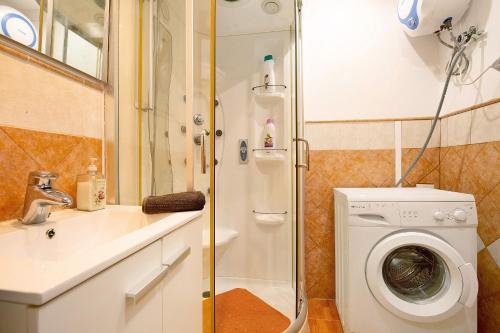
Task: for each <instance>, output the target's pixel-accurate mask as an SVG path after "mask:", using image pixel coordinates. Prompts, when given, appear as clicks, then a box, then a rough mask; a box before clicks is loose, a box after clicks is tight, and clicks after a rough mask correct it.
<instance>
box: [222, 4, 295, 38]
mask: <svg viewBox="0 0 500 333" xmlns="http://www.w3.org/2000/svg"><path fill="white" fill-rule="evenodd" d="M263 1H267V0H239V1H234V2H232V1H230V2H229V1H225V0H217V14H216V15H217V16H216V18H217V36H229V35H241V34H250V33H260V32H269V31H283V30H289V29H290V25H291V24H292V23H293V20H294V13H295V10H294V0H273V1H275V2H276V1H277V2H279V3H280V11H279V12H278V13H277V14H274V15H269V14H267V13H265V12H264V10H263V9H262V3H263Z"/></svg>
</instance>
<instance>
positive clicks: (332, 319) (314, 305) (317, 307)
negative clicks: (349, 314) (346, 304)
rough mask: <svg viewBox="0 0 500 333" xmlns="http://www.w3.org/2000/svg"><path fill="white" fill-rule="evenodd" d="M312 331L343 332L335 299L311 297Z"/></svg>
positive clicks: (310, 322)
mask: <svg viewBox="0 0 500 333" xmlns="http://www.w3.org/2000/svg"><path fill="white" fill-rule="evenodd" d="M309 332H310V333H343V330H342V325H341V324H340V318H339V314H338V312H337V307H336V306H335V301H334V300H322V299H311V300H310V301H309Z"/></svg>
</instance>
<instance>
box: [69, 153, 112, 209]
mask: <svg viewBox="0 0 500 333" xmlns="http://www.w3.org/2000/svg"><path fill="white" fill-rule="evenodd" d="M96 162H97V158H90V164H89V166H88V168H87V173H86V174H83V175H79V176H78V177H77V180H76V184H77V185H76V208H77V209H79V210H85V211H89V212H90V211H94V210H99V209H103V208H105V206H106V179H105V178H104V176H103V175H101V174H99V173H98V172H97V166H96Z"/></svg>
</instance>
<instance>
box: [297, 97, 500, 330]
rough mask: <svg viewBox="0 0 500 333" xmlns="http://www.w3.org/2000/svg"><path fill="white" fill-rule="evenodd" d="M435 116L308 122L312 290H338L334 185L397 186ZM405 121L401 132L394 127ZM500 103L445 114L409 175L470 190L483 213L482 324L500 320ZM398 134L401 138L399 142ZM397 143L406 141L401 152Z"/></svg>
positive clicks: (315, 293)
mask: <svg viewBox="0 0 500 333" xmlns="http://www.w3.org/2000/svg"><path fill="white" fill-rule="evenodd" d="M430 126H431V120H414V121H384V122H371V123H357V122H356V123H321V124H318V123H310V124H307V126H306V137H307V138H308V139H309V140H310V141H311V147H312V149H313V151H312V152H311V171H310V172H309V173H308V174H307V176H306V201H305V206H306V207H305V209H306V211H305V218H306V225H305V238H306V284H307V291H308V296H309V297H310V298H334V297H335V290H334V286H335V277H334V275H335V274H334V235H333V228H334V226H333V225H334V218H333V216H334V214H333V209H334V208H333V207H334V206H333V197H332V188H334V187H377V186H391V185H392V184H393V183H394V181H395V169H397V168H398V166H399V164H400V166H401V171H403V170H405V169H406V168H407V167H408V166H409V164H410V163H411V161H412V160H413V159H414V157H415V156H416V155H417V154H418V151H419V147H421V146H422V144H423V142H424V140H425V138H426V135H427V133H428V131H429V129H430ZM398 128H401V133H400V135H398V133H396V131H397V130H398ZM499 128H500V103H496V104H493V105H490V106H486V107H483V108H479V109H475V110H472V111H468V112H463V113H460V114H457V115H453V116H450V117H445V118H443V119H441V120H440V123H439V125H438V127H437V129H436V133H435V135H434V136H433V138H432V139H431V142H430V148H429V149H428V150H427V151H426V152H425V154H424V156H423V158H422V160H421V161H420V162H419V163H418V164H417V166H416V168H415V170H414V171H413V172H411V173H410V174H409V176H408V178H407V181H406V182H405V183H404V185H405V186H414V185H415V184H417V183H418V184H433V185H434V187H436V188H440V189H444V190H451V191H458V192H465V193H471V194H473V195H474V196H475V198H476V202H477V208H478V217H479V226H478V234H479V236H480V237H479V238H480V241H479V244H478V278H479V284H480V292H479V299H478V309H479V323H478V325H479V332H480V333H486V332H494V331H495V330H498V327H500V316H498V313H500V283H499V282H498V281H500V269H499V265H500V131H499ZM398 137H400V138H401V139H400V141H399V142H398V140H399V139H398ZM395 147H401V160H400V161H398V160H397V158H396V156H398V155H399V154H398V152H397V151H396V148H395Z"/></svg>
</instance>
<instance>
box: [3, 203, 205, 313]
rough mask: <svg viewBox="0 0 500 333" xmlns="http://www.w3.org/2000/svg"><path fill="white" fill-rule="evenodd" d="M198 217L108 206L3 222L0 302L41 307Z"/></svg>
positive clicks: (188, 214)
mask: <svg viewBox="0 0 500 333" xmlns="http://www.w3.org/2000/svg"><path fill="white" fill-rule="evenodd" d="M200 215H201V212H183V213H171V214H157V215H146V214H143V213H142V211H141V207H138V206H108V207H107V209H105V210H100V211H96V212H81V211H76V210H65V211H60V212H55V213H53V214H52V216H51V217H50V218H49V220H48V221H47V222H45V223H42V224H38V225H23V224H21V223H19V222H17V221H12V222H7V223H3V224H1V225H0V267H2V274H0V301H10V302H19V303H26V304H34V305H39V304H43V303H45V302H46V301H48V300H50V299H51V298H53V297H56V296H57V295H59V294H61V293H62V292H64V291H66V290H68V289H69V288H71V287H73V286H75V285H77V284H79V283H81V282H82V281H84V280H86V279H88V278H90V277H92V276H93V275H95V274H97V273H99V272H100V271H102V270H104V269H106V268H107V267H109V266H111V265H113V264H114V263H116V262H118V261H120V260H122V259H123V258H125V257H127V256H129V255H131V254H132V253H134V252H136V251H137V250H139V249H141V248H143V247H144V246H146V245H147V244H149V243H152V242H154V241H155V240H157V239H160V238H161V237H163V236H165V235H166V234H168V233H170V232H171V231H173V230H175V229H177V228H179V227H181V226H182V225H184V224H186V223H188V222H189V221H191V220H193V219H195V218H196V217H198V216H200Z"/></svg>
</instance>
